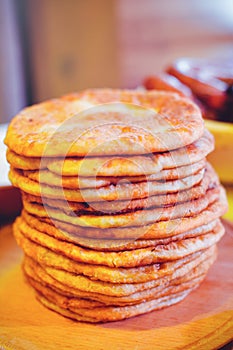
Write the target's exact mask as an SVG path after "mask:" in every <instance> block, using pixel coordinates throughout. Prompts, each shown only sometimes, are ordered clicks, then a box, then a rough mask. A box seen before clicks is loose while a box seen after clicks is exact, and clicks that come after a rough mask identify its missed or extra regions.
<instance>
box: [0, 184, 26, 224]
mask: <svg viewBox="0 0 233 350" xmlns="http://www.w3.org/2000/svg"><path fill="white" fill-rule="evenodd" d="M21 209H22V202H21V194H20V191H19V189H18V188H15V187H12V186H3V187H0V225H1V224H2V223H4V222H5V221H10V220H12V219H13V218H15V217H16V216H17V215H19V214H20V212H21Z"/></svg>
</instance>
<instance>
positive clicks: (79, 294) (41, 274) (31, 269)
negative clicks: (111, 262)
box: [23, 252, 216, 306]
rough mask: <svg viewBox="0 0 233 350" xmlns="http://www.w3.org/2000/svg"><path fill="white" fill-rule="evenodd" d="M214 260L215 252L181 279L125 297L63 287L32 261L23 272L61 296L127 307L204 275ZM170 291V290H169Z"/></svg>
mask: <svg viewBox="0 0 233 350" xmlns="http://www.w3.org/2000/svg"><path fill="white" fill-rule="evenodd" d="M215 259H216V252H215V253H214V254H213V255H212V257H210V258H209V261H207V262H206V261H203V262H201V263H200V264H197V265H196V267H193V264H191V265H192V267H191V265H189V267H190V268H191V269H192V271H188V269H187V266H186V267H183V268H182V269H183V272H182V273H185V271H186V272H187V271H188V272H187V273H186V274H183V275H182V273H180V271H179V273H178V274H180V275H181V277H177V278H174V279H172V278H170V279H167V283H166V284H163V283H162V281H163V279H160V280H159V281H157V286H155V287H154V288H150V289H146V290H143V291H140V292H136V293H133V294H130V295H126V296H112V295H104V294H99V293H93V292H92V293H90V292H86V291H82V290H79V289H78V288H77V287H76V288H73V287H70V286H68V285H65V284H63V283H61V282H59V281H57V280H56V279H54V278H53V277H51V276H50V275H49V274H47V273H46V271H45V270H44V269H43V268H42V267H41V265H39V264H35V263H34V262H33V260H29V259H27V261H26V263H25V260H24V264H23V270H24V273H25V274H26V276H27V277H30V278H31V279H34V280H36V281H37V282H38V283H40V284H42V285H44V286H49V287H50V288H52V289H53V290H55V291H57V292H58V293H61V294H63V295H66V296H68V297H75V298H85V299H88V300H93V301H98V302H101V303H104V304H105V305H119V306H122V305H129V304H135V303H138V302H140V301H145V300H149V299H153V298H154V295H155V294H157V295H158V294H159V293H161V292H162V293H163V292H164V291H165V289H166V285H169V284H170V285H172V286H173V288H174V286H179V285H180V284H182V283H186V282H189V281H192V280H193V279H195V278H199V277H201V276H203V274H204V275H205V274H206V272H207V271H208V268H209V267H210V265H211V264H212V263H213V262H214V260H215ZM170 291H171V289H170ZM165 293H166V292H165Z"/></svg>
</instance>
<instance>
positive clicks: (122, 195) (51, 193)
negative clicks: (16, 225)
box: [9, 168, 204, 202]
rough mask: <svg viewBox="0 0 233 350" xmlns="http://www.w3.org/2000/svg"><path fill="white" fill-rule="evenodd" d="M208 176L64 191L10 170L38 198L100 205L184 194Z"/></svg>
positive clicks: (14, 180) (17, 182) (17, 183)
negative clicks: (109, 202) (104, 202)
mask: <svg viewBox="0 0 233 350" xmlns="http://www.w3.org/2000/svg"><path fill="white" fill-rule="evenodd" d="M203 176H204V172H203V171H202V170H201V171H200V172H199V173H197V174H196V175H192V176H189V177H186V178H184V179H181V180H171V181H167V182H162V183H161V182H156V181H146V182H140V183H132V184H131V183H122V184H118V185H117V186H113V185H111V186H109V187H101V188H99V189H96V190H93V189H83V190H73V189H62V188H60V187H52V186H48V185H45V184H40V183H38V182H35V181H33V180H30V179H29V178H27V177H25V176H23V174H22V172H21V171H20V170H16V169H14V168H11V169H10V172H9V178H10V180H11V182H12V184H13V185H14V186H15V187H18V188H20V189H21V190H23V191H24V192H27V193H29V194H33V195H35V196H40V195H43V196H45V197H48V198H58V199H63V200H64V199H66V200H70V201H74V202H87V201H90V202H96V201H112V200H124V199H136V198H145V197H148V196H152V195H155V194H165V193H174V192H177V191H183V190H186V189H189V188H191V187H193V186H194V185H196V184H198V183H199V182H200V181H201V180H202V178H203Z"/></svg>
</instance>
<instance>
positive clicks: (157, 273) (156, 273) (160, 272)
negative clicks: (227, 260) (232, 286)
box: [15, 231, 216, 283]
mask: <svg viewBox="0 0 233 350" xmlns="http://www.w3.org/2000/svg"><path fill="white" fill-rule="evenodd" d="M15 238H16V240H17V243H18V245H19V246H20V247H21V248H22V249H23V251H24V253H25V254H26V255H27V256H28V257H30V258H32V259H33V260H35V261H36V262H38V263H39V264H40V265H42V266H50V267H54V268H57V269H62V270H65V271H68V272H71V273H74V274H81V275H84V276H87V277H90V278H91V279H97V280H101V281H105V282H111V283H141V282H147V281H150V280H153V279H158V278H162V277H164V276H167V275H171V274H172V273H173V272H174V271H175V270H176V269H178V268H180V267H181V266H184V265H186V264H187V263H189V262H190V263H191V261H192V263H193V265H192V267H194V266H196V265H197V264H199V263H200V262H202V261H203V260H205V259H207V258H208V257H210V256H212V255H214V254H215V253H214V252H215V250H216V248H215V246H212V247H210V248H208V249H207V250H206V251H202V252H197V253H193V254H191V255H188V256H187V257H185V258H181V259H179V260H176V261H171V262H165V263H161V264H152V265H148V266H142V267H137V268H127V269H125V268H120V267H119V268H113V267H109V266H101V265H93V264H83V263H80V262H77V261H74V260H72V259H70V258H67V257H65V256H64V255H63V254H57V253H56V252H54V251H52V250H50V249H48V248H46V247H43V246H40V245H39V244H37V243H34V242H33V241H31V240H30V239H28V238H26V237H25V236H24V235H23V234H22V233H21V232H20V231H15ZM160 244H162V242H161V243H160ZM155 246H156V244H154V247H155ZM151 247H153V246H152V245H151ZM186 266H187V265H186Z"/></svg>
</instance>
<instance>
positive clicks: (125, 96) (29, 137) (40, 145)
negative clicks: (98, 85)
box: [5, 89, 204, 157]
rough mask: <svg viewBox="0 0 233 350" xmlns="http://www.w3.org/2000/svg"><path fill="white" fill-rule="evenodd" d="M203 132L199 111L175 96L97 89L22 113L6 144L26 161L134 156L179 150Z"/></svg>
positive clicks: (64, 97) (10, 128)
mask: <svg viewBox="0 0 233 350" xmlns="http://www.w3.org/2000/svg"><path fill="white" fill-rule="evenodd" d="M103 104H104V106H103ZM91 107H92V108H91ZM203 131H204V124H203V120H202V116H201V112H200V110H199V108H198V107H197V106H196V105H195V104H193V103H192V102H191V101H189V100H188V99H186V98H183V97H181V96H179V95H178V94H174V93H170V92H161V91H152V92H146V91H133V90H132V91H130V90H110V89H109V90H108V89H106V90H102V89H99V90H87V91H84V92H81V93H77V94H72V95H67V96H63V97H61V98H60V99H53V100H49V101H46V102H43V103H40V104H37V105H34V106H31V107H28V108H26V109H24V110H23V111H22V112H20V113H19V114H18V115H17V116H16V117H15V118H14V119H13V120H12V122H11V123H10V126H9V129H8V132H7V135H6V138H5V143H6V145H7V146H8V147H9V148H10V149H11V150H13V151H15V152H16V153H18V154H21V155H24V156H29V157H42V156H45V157H53V156H82V157H83V156H86V155H92V156H95V155H116V154H117V155H120V154H128V155H130V154H131V155H137V154H148V153H151V152H162V151H168V150H173V149H177V148H180V147H184V146H186V145H188V144H191V143H192V142H194V141H195V140H197V139H198V138H200V137H201V135H202V134H203Z"/></svg>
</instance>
